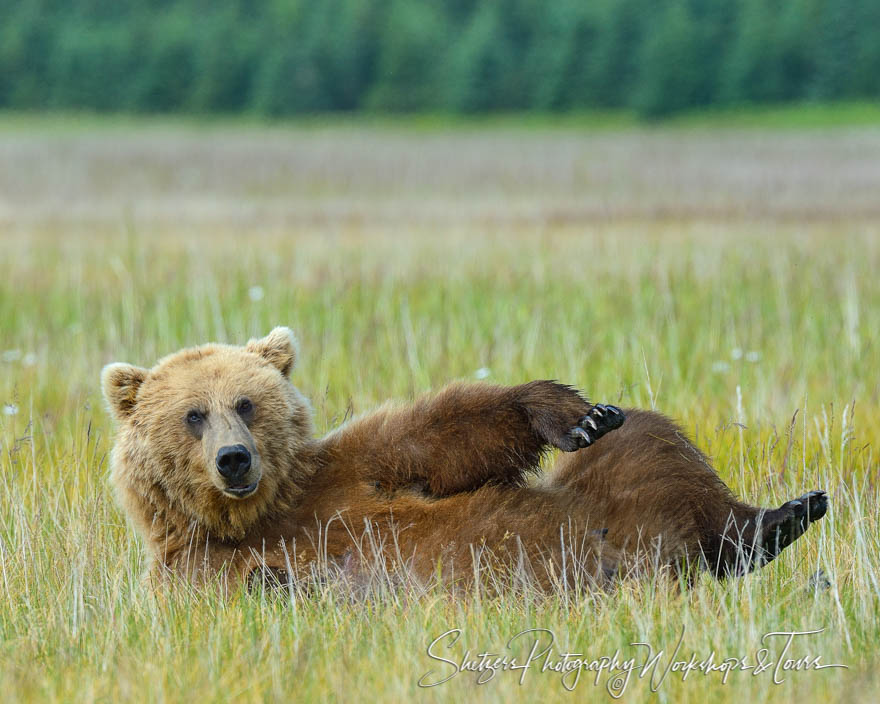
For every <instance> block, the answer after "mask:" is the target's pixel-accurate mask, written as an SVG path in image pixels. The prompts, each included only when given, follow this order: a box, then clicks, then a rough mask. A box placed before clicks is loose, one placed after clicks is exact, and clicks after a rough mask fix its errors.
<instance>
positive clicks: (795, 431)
mask: <svg viewBox="0 0 880 704" xmlns="http://www.w3.org/2000/svg"><path fill="white" fill-rule="evenodd" d="M877 193H880V132H878V131H877V130H876V129H871V128H860V129H852V130H847V131H844V130H827V131H817V130H812V131H811V130H805V131H786V130H759V129H756V130H745V131H743V130H719V131H710V130H684V129H651V130H642V129H635V128H631V129H627V130H625V131H613V130H606V131H602V132H598V133H593V134H584V133H581V132H579V131H577V130H575V129H565V130H557V131H547V130H517V129H514V128H512V127H509V126H508V127H504V128H503V129H498V130H481V129H477V128H470V127H469V128H460V129H458V130H453V131H439V130H416V129H403V130H391V129H385V128H381V127H373V128H369V129H368V128H357V127H353V126H340V127H337V128H334V129H317V128H309V129H293V128H272V129H267V130H260V129H256V128H254V127H248V128H236V127H233V126H229V125H225V126H215V127H212V128H210V129H205V130H199V129H196V128H194V127H186V126H179V125H177V126H176V125H171V124H167V123H146V124H144V125H140V126H137V125H135V126H132V125H122V126H120V125H106V124H103V123H94V124H93V125H91V126H88V125H87V126H85V127H80V128H77V129H72V130H57V129H54V128H52V129H50V128H49V127H47V126H46V125H37V126H36V127H34V128H32V129H31V130H27V129H24V128H21V127H18V126H9V125H6V126H5V127H4V128H3V129H2V130H0V233H2V234H0V560H2V570H0V595H2V601H0V691H2V692H4V694H5V697H6V698H8V699H10V700H21V701H31V700H34V701H61V702H67V701H93V700H100V701H105V700H106V701H117V700H132V701H191V700H194V699H198V700H200V701H233V700H234V701H254V702H257V701H265V700H279V701H289V700H293V699H295V700H297V701H309V700H316V701H322V700H327V699H333V698H346V699H355V700H358V699H366V700H373V699H376V700H384V701H399V700H402V699H410V698H419V699H421V698H425V699H427V700H445V699H453V700H462V699H468V700H470V699H474V700H485V701H509V700H512V699H514V698H516V697H522V698H524V699H538V698H540V699H546V700H556V699H560V700H562V699H565V700H569V701H570V700H571V697H572V696H576V697H587V698H590V697H592V698H595V699H597V700H603V699H605V698H607V697H608V694H607V693H606V689H605V684H606V682H607V679H608V678H607V677H606V676H603V677H602V678H600V682H599V685H598V686H595V685H594V684H593V676H594V675H593V674H592V673H588V672H584V673H583V674H582V676H581V679H580V681H579V683H578V685H577V687H576V688H575V692H574V693H573V694H572V693H569V692H568V691H567V690H566V689H565V688H564V686H563V682H562V680H561V677H560V676H558V675H556V674H552V673H548V672H544V673H541V672H540V671H538V665H534V666H533V667H532V669H530V670H529V671H528V672H527V673H526V675H525V677H524V680H523V682H522V683H520V681H519V674H520V673H517V672H499V673H498V674H497V675H496V676H495V677H494V678H493V679H492V680H491V681H490V682H488V683H486V684H484V685H481V686H477V685H476V684H475V682H476V675H474V674H464V673H463V674H460V675H458V676H457V677H455V678H453V679H452V680H451V681H449V682H447V683H445V684H443V685H440V686H437V687H434V688H431V689H421V688H419V687H418V684H417V683H418V681H419V678H420V677H422V675H424V674H425V673H427V672H428V671H430V670H434V671H435V672H443V673H446V674H448V673H449V672H450V666H449V665H447V664H444V663H441V662H438V661H436V660H432V659H431V658H429V657H428V655H427V653H426V649H427V647H428V644H429V643H430V642H431V640H433V639H434V638H435V637H437V636H439V635H440V634H442V633H443V632H445V631H447V630H449V629H451V628H461V629H463V634H462V637H461V641H459V643H458V644H457V645H456V646H455V647H453V648H452V649H451V650H449V651H447V652H448V653H449V655H447V657H456V656H457V657H459V658H460V657H461V656H463V655H464V652H465V650H467V649H468V648H470V650H471V655H472V656H473V655H475V654H476V653H479V652H482V651H483V650H484V649H492V650H494V651H495V652H501V653H504V652H505V651H504V648H505V644H506V642H507V640H508V639H509V638H510V637H511V636H513V635H515V634H516V633H518V632H520V631H522V630H523V629H527V628H547V629H550V630H552V631H553V632H554V633H555V635H556V638H557V640H558V641H559V647H560V649H564V648H565V647H566V646H568V647H570V649H571V650H575V651H579V652H583V653H585V654H588V655H589V656H591V657H599V656H601V655H611V654H613V653H614V651H615V650H616V649H620V651H621V657H637V656H639V655H640V650H639V648H638V647H636V646H631V645H630V643H632V642H635V641H647V642H651V643H652V644H653V645H654V647H655V648H666V654H665V655H664V659H663V661H662V663H661V665H660V667H659V668H658V672H657V674H656V677H658V678H659V676H660V675H661V674H662V672H661V671H660V670H662V667H663V666H664V665H665V663H666V662H667V658H668V657H669V655H670V651H671V650H672V649H673V648H674V647H675V644H676V642H677V640H678V637H679V635H680V634H681V632H682V630H684V636H683V640H682V651H681V653H680V654H679V655H682V656H686V658H687V657H689V656H690V654H691V652H695V653H696V654H697V655H698V656H700V657H705V656H708V655H709V653H710V652H711V651H712V650H715V652H716V657H718V656H740V657H743V656H747V657H749V658H751V659H753V658H754V654H755V651H756V650H757V649H758V648H760V647H761V642H760V641H761V636H762V635H763V634H764V633H767V632H769V631H774V630H783V631H784V630H812V629H824V631H823V632H822V633H821V634H817V635H814V636H808V637H804V638H803V639H802V640H799V641H797V642H796V643H795V645H793V647H792V653H793V654H794V655H795V656H797V657H799V656H801V655H804V654H806V653H812V654H814V655H821V656H822V661H823V662H825V663H843V664H846V665H848V666H849V669H848V670H843V669H827V670H811V671H806V672H803V671H802V672H794V673H788V674H787V675H786V676H785V680H786V681H785V682H784V683H783V684H778V685H776V684H773V680H772V673H770V672H764V673H762V674H760V675H754V676H753V675H752V674H750V673H747V672H735V673H732V674H731V675H730V677H729V680H728V682H727V684H726V685H722V684H721V676H720V675H719V674H718V673H714V674H711V675H708V676H704V675H702V674H700V673H692V674H691V675H689V677H688V678H687V679H686V680H685V681H682V678H681V675H680V674H679V675H676V674H675V673H670V675H669V676H668V677H667V679H665V680H664V681H663V682H662V683H661V684H659V685H658V687H657V694H652V693H651V687H650V685H649V682H648V677H647V676H646V677H645V678H643V679H639V678H638V676H637V674H638V673H635V674H633V676H632V679H631V681H630V682H629V683H628V685H627V688H626V691H625V694H624V699H625V700H627V701H648V700H654V699H655V698H659V700H660V701H670V702H687V701H694V702H696V701H704V700H706V699H711V700H713V701H714V700H717V701H721V702H726V701H737V702H741V701H753V700H754V701H761V700H772V701H789V700H791V699H793V698H797V699H800V700H806V701H814V700H815V701H823V702H830V701H841V702H843V701H847V702H849V701H865V702H869V701H877V700H878V699H880V679H878V675H877V667H878V665H880V661H878V658H877V655H876V643H877V640H878V636H880V620H878V619H880V613H878V598H880V537H878V536H880V529H878V520H877V515H878V509H880V496H878V491H880V488H878V482H877V478H878V476H877V457H876V455H875V454H874V452H875V450H874V445H875V444H876V441H877V438H878V437H880V385H878V372H880V347H878V344H877V340H876V331H877V330H878V329H880V281H878V277H877V275H876V272H877V271H878V270H880V239H878V236H880V210H878V203H880V200H878V199H877V197H876V195H877ZM277 324H287V325H290V326H292V327H293V328H294V329H296V330H297V332H298V333H299V335H300V337H301V339H302V344H303V355H302V361H301V363H300V366H299V367H298V368H297V370H296V371H295V373H294V382H295V383H296V384H297V385H298V386H299V387H300V388H301V389H302V390H303V391H304V392H305V393H306V394H307V395H308V396H309V397H310V398H311V399H312V400H313V403H314V405H315V410H316V420H317V425H318V427H319V429H320V430H322V431H323V430H326V429H329V428H330V427H332V426H333V425H334V424H335V423H337V422H339V421H340V420H341V418H342V417H343V415H344V414H345V413H346V412H347V411H352V410H353V411H356V412H359V411H364V410H367V409H369V408H370V407H371V406H373V405H374V404H376V403H378V402H380V401H382V400H385V399H386V398H388V397H397V398H407V397H409V396H411V395H412V394H415V393H418V392H420V391H422V390H425V389H428V388H436V387H438V386H440V385H442V384H444V383H446V382H448V381H450V380H452V379H455V378H473V377H474V376H475V375H476V374H477V372H478V370H481V371H480V375H481V376H482V375H486V374H488V375H489V379H490V380H493V381H497V382H499V383H517V382H521V381H524V380H527V379H531V378H548V377H550V378H559V379H562V380H564V381H566V382H569V383H572V384H575V385H577V386H579V387H581V388H582V389H584V390H585V391H586V392H587V393H588V394H589V395H590V396H591V397H593V398H596V399H603V400H608V401H612V402H615V401H619V402H621V403H625V404H633V405H645V406H652V405H653V406H656V407H657V408H658V409H661V410H663V411H665V412H666V413H668V414H670V415H672V416H674V417H677V418H678V419H680V420H681V421H682V423H683V424H684V425H685V427H686V428H687V429H688V430H689V431H690V432H691V434H692V435H694V436H695V437H696V439H697V441H698V443H699V444H700V445H701V446H703V447H704V448H705V449H706V450H707V451H708V452H709V454H710V455H712V457H713V460H714V462H715V465H716V467H717V468H718V470H719V473H720V474H721V475H722V477H723V478H724V479H725V481H727V482H728V483H729V484H730V485H731V486H732V487H733V488H734V489H735V490H736V491H737V492H739V493H740V494H742V495H744V496H746V497H748V498H749V499H751V500H753V501H755V502H756V503H763V504H766V505H776V504H778V503H781V502H782V501H784V500H786V499H789V498H792V497H794V496H796V495H798V494H800V493H802V491H804V490H807V489H813V488H824V489H827V490H828V491H829V493H830V495H831V506H832V508H831V511H830V513H829V515H828V516H827V517H826V518H825V519H824V520H823V521H822V522H820V523H818V524H817V525H816V526H814V527H813V528H811V529H810V531H809V533H808V534H807V536H806V537H805V538H804V539H802V540H801V541H799V542H798V544H797V545H796V546H794V547H793V548H792V549H790V550H788V551H787V552H786V553H785V554H784V555H783V556H782V557H781V558H780V559H779V560H778V561H777V562H775V563H773V564H772V565H770V566H768V567H767V568H766V569H764V570H762V571H761V572H759V573H757V574H755V575H753V576H750V577H747V578H744V579H740V580H732V581H729V582H726V583H723V584H718V583H715V582H712V581H710V580H708V579H707V580H702V581H700V583H699V584H698V585H697V586H696V587H695V588H694V589H692V590H690V591H687V592H685V593H681V592H680V591H678V590H677V589H675V588H671V589H670V588H668V587H666V586H664V585H662V584H654V583H647V584H627V585H624V586H623V587H621V588H620V589H619V590H618V591H615V592H613V593H611V594H607V595H599V596H588V595H587V596H585V595H573V594H567V595H555V596H554V597H553V598H550V599H541V598H539V597H537V596H535V595H529V594H505V595H502V596H500V597H498V598H496V599H491V600H485V599H471V600H459V601H453V600H450V599H448V598H446V597H444V596H443V595H442V593H440V592H431V593H428V594H426V595H414V594H411V593H407V592H406V591H403V592H401V591H400V590H395V589H388V590H385V591H384V592H381V593H379V594H377V595H375V596H374V598H371V599H367V600H363V599H361V600H354V601H352V600H349V599H347V598H346V595H345V593H344V591H343V590H340V589H339V588H338V587H333V586H330V587H327V588H326V589H324V590H319V591H318V592H317V593H315V594H312V595H310V596H309V597H308V598H300V597H297V598H295V599H293V601H290V600H286V599H281V600H273V599H267V598H265V596H264V595H258V596H250V597H249V596H247V595H237V596H236V597H235V598H233V599H232V600H229V601H224V600H222V599H219V598H218V597H217V596H216V595H211V594H193V593H190V592H189V591H187V590H185V589H178V590H173V591H171V592H169V593H165V594H162V595H161V596H160V598H154V597H153V596H152V595H151V594H150V593H149V592H148V591H147V590H146V589H145V588H144V586H143V585H142V584H141V582H140V574H141V571H142V567H143V557H142V555H141V548H140V546H139V545H138V543H137V540H136V538H135V536H134V535H133V533H132V531H131V529H130V527H129V526H128V525H127V524H126V522H125V519H124V516H122V515H121V514H120V512H119V510H118V509H117V508H116V506H115V504H114V502H113V500H112V495H111V493H110V491H109V487H108V485H107V478H106V477H107V452H108V450H109V447H110V445H111V442H112V428H111V426H110V422H109V419H108V417H107V414H106V412H105V411H104V409H103V406H102V401H101V399H100V395H99V394H100V392H99V388H98V373H99V371H100V368H101V366H102V365H103V364H105V363H107V362H110V361H129V362H133V363H139V364H151V363H152V362H153V361H155V359H156V358H157V357H158V356H160V355H162V354H165V353H167V352H170V351H173V350H175V349H178V348H180V347H181V346H184V345H189V344H196V343H200V342H204V341H208V340H219V341H230V342H239V341H243V340H245V339H247V338H248V337H250V336H254V335H258V334H264V333H265V332H266V331H268V330H269V329H270V328H271V327H272V326H273V325H277ZM795 411H798V413H797V417H796V418H795V419H794V421H793V422H792V417H793V415H794V413H795ZM817 570H822V572H823V574H824V577H825V579H827V583H826V582H825V581H824V580H819V582H820V586H819V587H818V588H817V587H816V583H815V581H814V582H811V581H810V577H811V575H813V574H814V573H815V572H816V571H817ZM771 649H772V650H773V653H774V654H778V652H779V647H777V646H776V645H773V646H772V647H771ZM526 650H527V648H526ZM508 654H509V653H508Z"/></svg>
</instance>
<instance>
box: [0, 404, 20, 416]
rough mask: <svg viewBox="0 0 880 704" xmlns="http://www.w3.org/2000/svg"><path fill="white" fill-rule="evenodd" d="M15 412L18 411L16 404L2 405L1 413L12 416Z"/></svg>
mask: <svg viewBox="0 0 880 704" xmlns="http://www.w3.org/2000/svg"><path fill="white" fill-rule="evenodd" d="M16 413H18V406H16V405H15V404H14V403H7V404H5V405H4V406H3V415H6V416H14V415H15V414H16Z"/></svg>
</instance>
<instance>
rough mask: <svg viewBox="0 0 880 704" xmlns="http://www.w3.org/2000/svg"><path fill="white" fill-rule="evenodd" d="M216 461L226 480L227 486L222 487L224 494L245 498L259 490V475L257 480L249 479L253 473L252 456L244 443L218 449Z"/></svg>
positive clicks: (218, 469)
mask: <svg viewBox="0 0 880 704" xmlns="http://www.w3.org/2000/svg"><path fill="white" fill-rule="evenodd" d="M215 463H216V465H217V471H218V472H219V473H220V476H221V477H223V479H224V481H225V482H226V486H225V487H223V489H222V490H223V493H224V494H227V495H228V496H232V497H234V498H236V499H243V498H245V497H247V496H250V495H251V494H253V493H254V492H255V491H256V490H257V486H258V485H259V483H260V480H259V477H257V480H256V481H251V482H249V481H248V480H249V479H250V478H251V474H252V472H251V466H252V458H251V453H250V451H249V450H248V449H247V448H246V447H245V446H244V445H241V444H238V445H225V446H223V447H221V448H220V449H219V450H218V451H217V457H216V459H215Z"/></svg>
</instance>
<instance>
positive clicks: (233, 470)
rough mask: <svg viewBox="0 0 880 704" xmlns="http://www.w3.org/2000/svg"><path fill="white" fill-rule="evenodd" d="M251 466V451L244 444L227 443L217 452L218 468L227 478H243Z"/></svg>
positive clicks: (233, 479)
mask: <svg viewBox="0 0 880 704" xmlns="http://www.w3.org/2000/svg"><path fill="white" fill-rule="evenodd" d="M250 468H251V453H250V452H248V449H247V448H246V447H245V446H244V445H226V446H225V447H221V448H220V450H219V451H218V452H217V470H218V471H219V472H220V474H221V475H222V476H224V477H225V478H226V479H230V480H232V481H235V480H236V479H241V478H242V477H243V476H244V475H245V474H247V471H248V470H249V469H250Z"/></svg>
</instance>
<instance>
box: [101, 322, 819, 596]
mask: <svg viewBox="0 0 880 704" xmlns="http://www.w3.org/2000/svg"><path fill="white" fill-rule="evenodd" d="M295 355H296V351H295V346H294V341H293V337H292V334H291V333H290V331H289V330H287V329H286V328H276V330H274V331H273V332H272V333H270V335H269V336H267V337H266V338H263V339H261V340H253V341H251V342H250V343H248V345H247V346H245V347H233V346H226V345H206V346H203V347H199V348H193V349H189V350H183V351H181V352H178V353H176V354H174V355H171V356H169V357H166V358H165V359H163V360H160V362H159V364H157V365H156V366H155V367H154V368H153V369H151V370H146V369H140V368H137V367H132V366H130V365H118V364H117V365H109V366H108V367H106V368H105V370H104V372H103V375H102V381H103V387H104V393H105V396H106V397H107V400H108V403H109V405H110V408H111V410H112V412H113V414H114V416H115V417H116V418H117V420H118V421H119V424H120V431H119V436H118V438H117V443H116V445H115V447H114V452H113V474H112V479H113V483H114V485H115V487H116V489H117V492H118V495H119V497H120V500H121V502H122V504H123V506H124V508H125V509H126V510H127V512H128V513H129V515H130V516H131V517H132V519H133V520H134V523H135V524H136V526H137V527H138V529H139V531H140V532H141V533H142V535H144V537H145V539H146V541H147V546H148V549H149V551H150V554H151V556H152V558H153V564H154V568H155V570H156V571H157V573H160V574H161V573H163V572H167V571H170V572H172V573H177V574H180V575H181V576H183V577H185V578H187V579H191V580H195V581H201V580H204V579H206V578H211V577H212V576H213V575H215V574H217V573H218V572H220V571H221V570H224V571H225V572H226V573H227V574H228V575H230V576H231V577H233V578H234V579H243V578H245V577H247V576H248V575H249V574H251V573H252V571H253V570H255V569H256V568H258V567H259V566H261V565H264V566H268V567H269V568H271V569H272V570H276V571H277V572H278V573H282V572H284V573H289V572H290V571H291V570H292V571H293V572H294V574H295V576H296V577H300V576H302V575H304V574H306V573H307V572H308V570H309V568H310V566H311V565H312V563H314V562H315V561H316V560H328V561H330V562H334V563H337V564H347V565H350V564H352V563H354V564H355V565H357V564H362V563H363V561H364V560H370V559H373V558H376V559H378V560H381V561H383V562H384V563H385V564H386V565H388V566H389V567H394V566H400V565H401V564H403V565H405V566H406V568H407V569H409V570H410V571H411V573H412V574H414V575H415V576H416V577H418V578H420V579H424V580H427V579H430V578H431V577H433V576H434V575H437V574H440V575H442V577H443V578H444V579H445V580H448V581H454V582H463V583H467V582H469V581H471V580H472V579H473V578H474V575H475V567H476V568H478V567H479V566H480V563H482V562H483V559H484V558H485V562H486V564H488V565H497V566H501V567H511V566H514V567H519V568H522V569H525V570H527V571H529V572H530V573H531V575H532V577H534V579H535V580H536V581H537V582H538V584H540V585H542V586H544V587H550V586H552V585H554V584H572V583H578V582H581V583H597V582H598V583H601V582H603V580H605V579H606V578H607V577H608V575H609V574H610V573H611V571H612V570H613V569H614V568H615V567H616V566H623V567H624V569H626V568H627V566H629V565H637V566H639V569H641V568H643V567H650V568H657V567H665V566H675V565H678V564H679V563H680V562H681V560H682V559H683V558H691V559H694V560H699V561H702V563H703V565H704V566H706V567H709V568H710V569H712V571H713V572H715V573H716V574H726V573H729V572H735V571H739V572H742V571H746V570H748V569H751V568H752V567H753V566H754V565H756V564H760V563H761V562H764V561H768V560H769V559H772V558H773V557H775V555H776V554H777V553H778V551H779V550H781V549H782V548H784V547H785V546H786V545H787V544H788V543H790V542H791V541H792V540H794V539H796V538H797V537H798V536H799V535H800V534H801V533H802V532H803V531H804V530H805V529H806V526H807V525H808V523H809V522H810V521H811V520H816V519H817V518H819V517H821V515H822V514H824V511H825V500H824V494H822V495H821V496H819V494H820V492H814V494H811V495H808V497H809V498H808V497H802V498H803V501H801V502H797V501H795V502H790V503H789V504H786V505H784V506H783V507H781V508H780V509H777V510H776V511H769V512H763V511H762V510H760V509H757V508H754V507H751V506H748V505H746V504H743V503H741V502H739V501H737V500H736V498H735V497H734V496H733V494H732V493H731V492H730V490H729V489H728V488H727V487H726V486H725V485H724V484H723V483H722V482H721V481H720V479H719V478H718V477H717V475H716V474H715V473H714V471H713V470H712V469H711V467H710V466H709V465H708V463H707V462H706V460H705V458H704V457H703V456H702V454H701V453H700V452H699V451H698V450H696V449H695V448H694V447H692V445H691V444H690V443H689V442H688V441H687V439H686V438H685V436H684V435H683V433H682V432H681V430H680V429H679V428H677V427H676V426H675V425H674V424H673V423H672V422H671V421H669V420H668V419H666V418H664V417H663V416H661V415H659V414H656V413H652V412H648V411H639V410H629V411H626V422H625V423H624V424H623V426H622V427H618V426H620V421H621V420H622V417H621V418H616V417H615V415H616V413H617V411H616V410H615V409H613V407H609V409H606V408H605V407H603V406H594V405H592V404H590V403H588V402H587V401H586V400H584V399H583V398H582V397H581V396H580V395H579V394H578V393H577V392H576V391H575V390H574V389H572V388H570V387H568V386H565V385H562V384H558V383H555V382H551V381H535V382H530V383H528V384H523V385H521V386H514V387H498V386H491V385H487V384H453V385H451V386H449V387H447V388H445V389H443V390H441V391H440V392H439V393H437V394H434V395H430V396H426V397H424V398H420V399H418V400H416V401H415V402H414V403H412V404H410V405H405V406H391V405H388V406H384V407H382V408H380V409H378V410H377V411H375V412H373V413H371V414H368V415H365V416H363V417H361V418H357V419H354V420H352V421H350V422H348V423H347V424H345V425H344V426H342V427H341V428H339V429H337V430H335V431H333V432H331V433H330V434H329V435H327V436H326V437H324V438H321V439H315V438H314V437H313V433H312V425H311V417H310V409H309V406H308V403H307V402H306V401H305V399H304V398H303V397H302V396H301V395H300V394H299V392H298V391H297V390H296V389H295V388H294V387H293V386H292V385H291V384H290V382H289V381H288V380H287V375H288V374H289V372H290V370H291V369H292V367H293V365H294V362H295ZM605 433H608V435H607V437H602V435H604V434H605ZM593 443H595V444H593ZM587 444H588V445H590V446H589V447H587V448H585V449H579V448H580V447H583V446H584V445H587ZM554 447H555V448H559V449H562V450H565V451H567V454H565V455H563V456H562V457H561V458H560V460H559V461H558V462H557V464H556V467H555V468H554V469H553V470H552V471H551V472H550V473H549V474H548V475H547V476H545V477H543V478H542V480H541V481H539V482H538V483H537V485H535V486H529V485H528V484H527V481H526V479H527V474H528V473H529V472H536V471H537V470H538V463H539V460H540V458H541V456H542V455H543V454H544V453H545V452H546V451H547V450H549V449H552V448H554ZM230 448H232V449H234V448H239V449H240V450H241V452H242V453H244V454H242V455H241V457H242V461H241V463H240V465H238V464H236V465H235V467H233V469H234V472H235V473H234V475H233V474H232V473H231V472H232V470H230V468H229V467H225V469H224V470H223V471H224V472H226V474H224V473H223V472H221V471H220V468H221V463H220V457H221V455H222V453H223V452H227V451H229V450H230ZM221 451H222V452H221ZM218 453H219V454H218ZM236 457H238V455H236ZM245 458H246V461H245ZM227 475H228V476H227ZM768 526H769V527H768ZM605 529H607V531H606V530H605ZM771 529H772V530H771ZM606 532H607V535H606ZM731 536H735V539H730V538H731ZM771 538H772V541H771ZM771 543H772V544H771ZM744 545H747V546H750V549H751V552H749V553H748V555H747V556H746V557H745V558H744V557H743V555H744V551H743V546H744ZM478 555H480V556H481V557H480V558H479V559H477V558H476V557H475V556H478ZM475 560H476V562H475Z"/></svg>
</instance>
